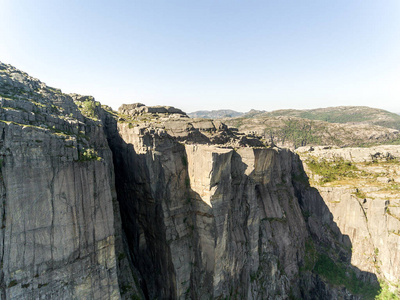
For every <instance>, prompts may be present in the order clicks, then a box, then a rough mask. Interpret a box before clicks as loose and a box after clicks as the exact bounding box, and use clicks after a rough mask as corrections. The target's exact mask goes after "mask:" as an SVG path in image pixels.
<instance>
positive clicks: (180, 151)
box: [0, 63, 399, 299]
mask: <svg viewBox="0 0 400 300" xmlns="http://www.w3.org/2000/svg"><path fill="white" fill-rule="evenodd" d="M0 101H1V110H0V134H1V139H0V156H1V157H0V175H1V176H0V195H1V197H2V199H1V201H0V222H1V230H0V259H1V266H2V268H1V270H0V295H1V296H0V298H1V299H210V298H211V299H227V298H230V299H288V298H289V299H361V298H366V299H368V297H364V294H365V293H364V294H363V291H360V289H359V288H358V287H359V286H361V287H366V286H373V287H374V286H375V287H376V284H377V277H379V278H382V279H384V280H386V281H390V280H391V281H393V282H394V278H398V277H399V270H398V268H397V267H396V265H398V253H399V250H398V248H396V247H398V244H396V243H397V240H396V237H397V235H398V232H397V231H398V229H399V228H398V227H397V223H396V222H397V220H398V218H397V216H398V211H397V208H398V207H397V206H398V203H397V202H396V201H397V200H396V196H395V195H393V196H392V197H391V198H390V199H389V200H390V201H389V202H382V201H376V200H377V198H378V196H376V195H375V194H374V193H378V191H377V190H373V189H372V190H371V191H368V192H371V193H370V194H368V195H369V196H368V197H366V202H364V199H363V200H362V201H361V200H360V199H361V198H359V197H358V198H357V199H356V198H354V195H358V196H361V195H362V192H365V193H367V190H366V188H365V187H364V188H361V186H357V190H356V188H355V187H347V186H343V187H342V188H338V187H334V186H325V185H324V186H322V185H321V186H315V187H313V186H310V185H309V183H310V182H311V183H314V181H315V180H319V178H320V177H318V176H320V175H318V174H316V175H315V176H316V177H315V178H314V175H312V174H311V173H309V171H310V170H309V169H308V168H307V163H306V164H305V165H304V166H305V171H306V172H307V174H308V175H309V178H308V177H307V176H306V173H305V172H304V169H303V162H302V161H301V159H300V157H301V158H303V161H305V162H306V160H307V158H306V157H304V155H303V154H301V153H300V157H299V155H297V154H295V153H293V152H291V151H289V150H287V149H281V148H277V147H275V146H274V145H273V144H269V143H268V142H267V141H266V140H265V139H263V138H260V137H258V136H257V135H256V134H254V133H253V134H250V135H249V134H244V133H241V132H239V131H238V130H235V129H233V128H229V127H227V126H226V125H225V124H224V123H222V122H221V121H215V120H209V119H191V118H188V117H187V115H186V114H185V113H183V112H182V111H180V110H179V109H176V108H173V107H148V106H145V105H143V104H140V103H136V104H130V105H123V106H122V107H121V108H120V110H119V113H116V112H114V111H112V110H111V109H110V108H108V107H105V106H101V105H100V103H98V102H96V101H95V100H94V99H93V97H91V96H81V95H77V94H70V95H66V94H63V93H62V92H61V91H60V90H58V89H54V88H51V87H48V86H46V85H45V84H44V83H42V82H40V81H39V80H37V79H34V78H32V77H30V76H28V75H27V74H26V73H23V72H21V71H18V70H16V69H15V68H13V67H12V66H9V65H5V64H2V63H0ZM308 150H310V149H306V150H305V152H307V151H308ZM325 150H326V149H325ZM328 150H329V149H328ZM343 151H344V152H343V153H345V152H346V150H343ZM371 151H372V152H371V153H372V156H371V155H370V156H368V155H367V156H366V157H370V158H371V159H370V160H368V161H363V160H362V158H361V157H363V154H360V155H358V154H357V157H360V159H359V160H357V161H359V163H360V164H361V163H362V164H366V163H369V164H371V165H373V167H377V168H378V167H379V168H381V169H385V168H386V165H380V164H379V163H378V164H377V165H376V166H375V164H376V161H385V162H387V161H388V160H391V164H392V165H391V166H395V165H396V164H395V163H394V161H393V159H394V158H396V157H397V152H394V151H393V149H392V150H390V151H389V150H388V151H386V150H385V151H386V152H385V151H384V150H383V149H381V150H379V151H378V150H376V151H375V150H371ZM311 152H312V151H311ZM350 152H351V153H356V152H357V151H355V152H354V151H353V150H351V151H350ZM307 153H308V152H307ZM313 153H317V150H316V149H313ZM321 153H322V152H321ZM346 153H347V152H346ZM321 157H322V154H321ZM323 157H326V158H327V157H328V156H327V155H325V154H324V156H323ZM333 157H334V158H335V157H336V156H335V155H333ZM346 157H347V156H346ZM350 157H354V155H353V154H350ZM317 158H318V155H316V158H315V159H317ZM327 159H328V158H327ZM346 159H347V158H346ZM368 167H369V166H368ZM379 168H378V169H379ZM385 170H386V169H385ZM390 170H392V169H390ZM390 170H389V171H388V170H386V171H385V172H386V173H385V172H383V171H379V172H378V171H377V170H376V172H377V174H378V176H377V178H379V180H378V179H377V180H375V181H376V182H379V183H380V184H381V185H383V186H385V188H388V189H389V188H391V187H393V184H394V183H395V182H398V177H396V176H397V175H396V174H395V172H394V171H390ZM371 172H372V171H371ZM314 179H315V180H314ZM385 191H386V190H385ZM378 194H379V193H378ZM339 202H340V203H339ZM372 223H377V224H378V225H375V224H372ZM382 230H383V231H385V232H382ZM396 230H397V231H396ZM386 231H387V232H386ZM375 248H378V249H379V250H378V252H377V251H376V250H375ZM390 249H392V250H390ZM352 250H353V251H352ZM390 251H392V252H390ZM389 252H390V253H389ZM371 257H372V258H371ZM380 261H381V262H380ZM377 262H378V263H377ZM332 264H333V265H332ZM327 266H333V267H335V266H336V267H337V266H341V269H338V271H340V272H341V274H342V275H343V276H344V277H343V278H344V279H346V280H347V279H349V281H351V280H353V282H354V280H355V281H357V282H358V283H360V284H358V285H357V288H354V287H352V286H351V285H349V284H347V283H346V284H344V283H343V282H338V281H337V280H336V281H335V280H332V278H330V275H329V274H328V273H327V272H326V267H327ZM377 266H378V267H379V272H381V273H379V272H378V269H377ZM374 293H375V294H374ZM370 295H372V296H373V295H376V291H375V290H374V291H372V294H370Z"/></svg>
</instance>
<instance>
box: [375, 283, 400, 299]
mask: <svg viewBox="0 0 400 300" xmlns="http://www.w3.org/2000/svg"><path fill="white" fill-rule="evenodd" d="M375 299H376V300H396V299H397V300H398V299H400V295H399V294H395V293H392V292H391V291H390V290H389V286H388V284H387V283H383V282H381V291H380V293H379V294H378V295H377V296H376V297H375Z"/></svg>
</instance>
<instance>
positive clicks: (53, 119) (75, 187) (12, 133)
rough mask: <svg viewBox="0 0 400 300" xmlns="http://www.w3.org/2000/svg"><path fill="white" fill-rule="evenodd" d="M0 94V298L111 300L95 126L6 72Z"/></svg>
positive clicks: (115, 291)
mask: <svg viewBox="0 0 400 300" xmlns="http://www.w3.org/2000/svg"><path fill="white" fill-rule="evenodd" d="M0 91H1V96H0V101H1V112H0V119H1V122H0V133H1V139H0V155H1V159H0V162H1V166H0V170H1V176H0V195H1V198H2V199H1V201H0V211H1V213H0V220H1V224H2V225H1V230H0V241H1V242H0V259H1V271H0V272H1V273H0V294H1V299H119V298H120V292H119V287H118V277H117V266H116V257H115V250H114V247H115V226H114V211H113V204H112V203H113V199H115V197H116V195H115V188H114V185H113V181H112V179H113V178H112V176H113V175H112V173H111V172H110V170H112V168H113V165H112V159H111V155H112V154H111V151H110V149H109V148H108V144H107V140H106V139H105V135H104V133H103V129H102V125H101V124H100V122H99V121H94V120H91V119H88V118H86V117H84V116H83V115H82V114H81V112H80V111H79V110H78V109H77V105H76V104H75V103H74V101H73V100H72V98H71V97H69V96H68V95H65V94H62V93H61V92H60V91H59V90H55V89H52V88H49V87H47V86H46V85H44V84H43V83H41V82H40V81H38V80H36V79H34V78H31V77H29V76H28V75H26V74H24V73H22V72H20V71H18V70H16V69H14V68H13V67H11V66H8V65H4V64H0Z"/></svg>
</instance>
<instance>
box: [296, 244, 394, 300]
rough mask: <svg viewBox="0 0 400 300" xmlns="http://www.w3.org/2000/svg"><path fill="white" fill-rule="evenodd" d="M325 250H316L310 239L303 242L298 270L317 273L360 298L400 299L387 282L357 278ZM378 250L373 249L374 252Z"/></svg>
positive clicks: (346, 265)
mask: <svg viewBox="0 0 400 300" xmlns="http://www.w3.org/2000/svg"><path fill="white" fill-rule="evenodd" d="M325 250H326V251H323V252H321V251H318V250H317V249H316V246H315V245H314V243H313V241H312V240H311V239H308V240H307V241H306V243H305V256H304V264H303V267H302V268H301V269H300V271H302V272H304V271H311V272H314V273H317V274H318V275H319V276H321V277H322V278H324V279H325V280H326V281H327V282H329V283H330V284H332V285H335V286H344V287H346V289H348V290H349V291H350V292H351V293H352V294H355V295H359V296H361V297H362V299H378V300H386V299H388V300H389V299H400V298H399V296H398V295H396V294H394V293H392V292H390V290H389V287H388V285H387V283H385V282H380V283H379V284H378V283H377V284H372V283H368V282H363V281H362V280H360V279H358V278H357V276H356V272H355V271H354V270H353V269H352V268H351V267H349V266H348V264H346V263H343V262H338V261H335V260H334V259H332V256H330V255H328V254H327V253H328V252H329V250H327V249H325ZM378 252H379V250H378V249H375V254H377V253H378Z"/></svg>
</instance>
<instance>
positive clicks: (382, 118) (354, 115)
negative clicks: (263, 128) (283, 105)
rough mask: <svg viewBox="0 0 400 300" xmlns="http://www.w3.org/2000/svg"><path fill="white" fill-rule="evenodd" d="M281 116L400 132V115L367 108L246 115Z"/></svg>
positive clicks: (345, 107)
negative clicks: (367, 125)
mask: <svg viewBox="0 0 400 300" xmlns="http://www.w3.org/2000/svg"><path fill="white" fill-rule="evenodd" d="M281 116H285V117H297V118H302V119H308V120H319V121H325V122H329V123H359V124H371V125H379V126H383V127H387V128H394V129H398V130H400V115H398V114H396V113H392V112H389V111H386V110H383V109H378V108H371V107H367V106H337V107H327V108H317V109H308V110H296V109H282V110H275V111H272V112H260V113H258V114H254V112H252V111H250V112H249V113H246V114H245V115H244V117H245V118H254V117H257V118H263V117H281Z"/></svg>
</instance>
